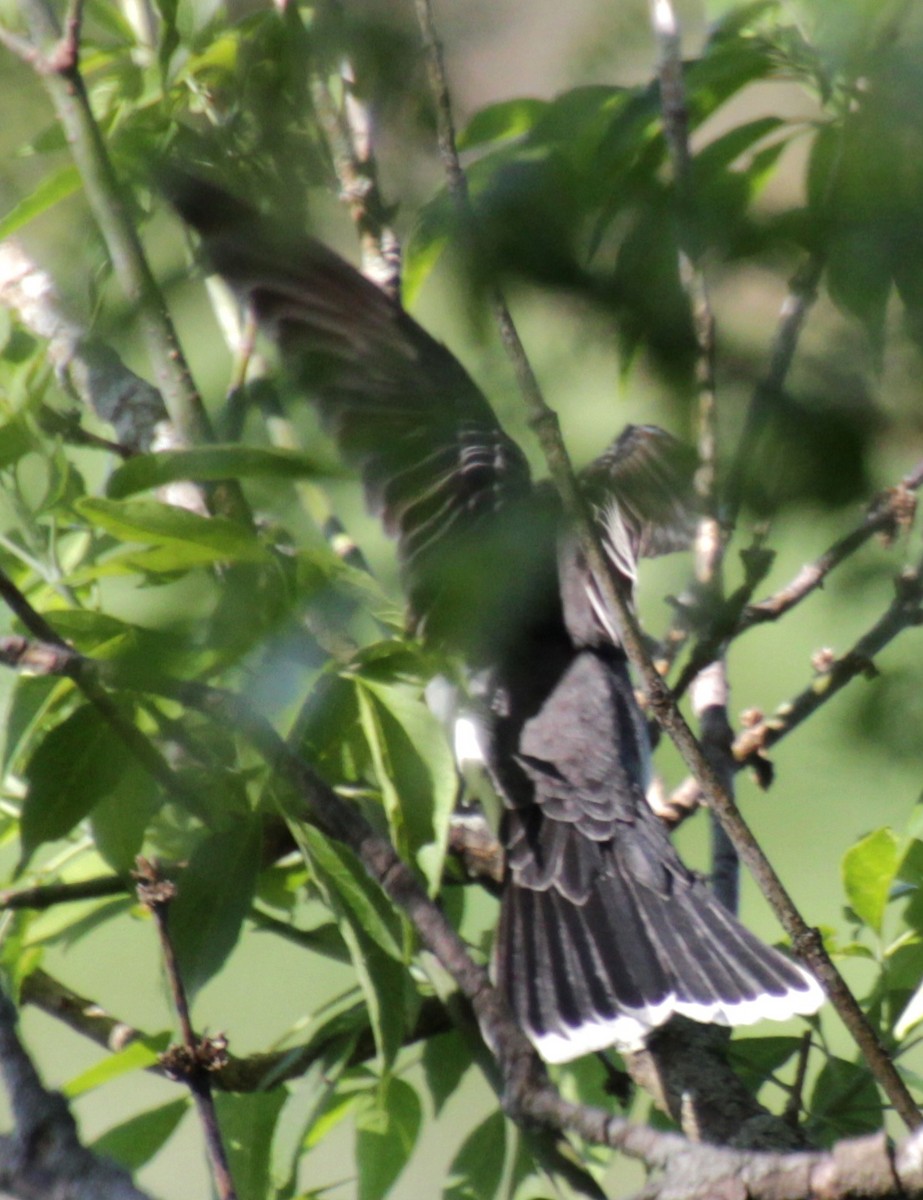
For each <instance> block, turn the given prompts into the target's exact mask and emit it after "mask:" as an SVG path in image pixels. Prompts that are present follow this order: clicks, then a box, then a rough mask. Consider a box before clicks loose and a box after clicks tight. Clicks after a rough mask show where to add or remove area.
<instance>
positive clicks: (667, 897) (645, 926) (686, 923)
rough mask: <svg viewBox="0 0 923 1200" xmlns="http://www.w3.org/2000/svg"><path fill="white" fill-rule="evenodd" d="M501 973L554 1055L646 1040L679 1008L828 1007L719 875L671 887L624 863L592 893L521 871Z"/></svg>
mask: <svg viewBox="0 0 923 1200" xmlns="http://www.w3.org/2000/svg"><path fill="white" fill-rule="evenodd" d="M495 963H496V974H497V982H498V984H499V986H500V987H501V989H502V990H503V991H504V993H505V994H506V997H507V999H508V1002H509V1003H510V1006H511V1008H512V1010H513V1012H514V1013H515V1015H516V1017H517V1019H518V1020H519V1022H520V1024H521V1025H522V1027H523V1028H524V1029H525V1031H526V1033H527V1034H528V1035H529V1037H530V1039H531V1040H532V1042H533V1043H534V1045H535V1046H536V1048H537V1050H538V1051H539V1053H540V1054H541V1055H542V1057H543V1058H544V1059H545V1060H546V1061H548V1062H566V1061H568V1060H570V1059H572V1058H577V1057H579V1056H580V1055H583V1054H587V1053H590V1052H592V1051H594V1050H601V1049H604V1048H606V1047H608V1046H615V1047H616V1048H617V1049H619V1050H625V1051H629V1050H637V1049H639V1048H640V1047H641V1046H642V1045H643V1044H644V1042H645V1040H646V1038H647V1036H648V1034H649V1033H650V1032H651V1030H653V1029H655V1028H657V1027H658V1026H660V1025H662V1024H664V1023H665V1022H666V1021H667V1020H669V1018H670V1017H671V1016H673V1015H674V1014H675V1015H681V1016H685V1017H689V1018H690V1019H692V1020H694V1021H701V1022H703V1023H713V1024H719V1025H750V1024H752V1023H754V1022H756V1021H759V1020H761V1019H763V1018H767V1019H770V1020H785V1019H787V1018H788V1017H791V1016H793V1015H795V1014H802V1015H807V1014H810V1013H813V1012H816V1011H817V1009H818V1008H819V1007H820V1006H821V1004H822V1003H823V1000H824V995H823V992H822V990H821V988H820V985H819V984H818V983H817V981H816V980H815V979H814V978H813V977H812V976H811V975H809V974H808V972H807V971H805V970H804V969H803V968H802V967H800V966H799V965H797V964H796V963H794V962H792V961H791V960H790V959H788V958H786V957H785V956H784V955H783V954H781V953H780V952H779V951H778V950H775V949H773V948H772V947H770V946H767V945H765V944H764V943H762V942H761V941H760V940H759V939H758V938H756V937H754V935H753V934H751V933H749V932H748V931H747V930H746V929H745V928H744V927H743V926H742V925H741V924H740V923H739V922H738V921H736V920H735V919H734V917H733V916H731V914H730V913H728V912H727V911H726V910H725V909H724V908H723V907H722V906H721V904H720V903H719V902H718V901H717V900H716V899H715V897H714V895H713V894H712V893H711V891H710V890H709V888H708V887H707V885H706V884H705V883H704V882H703V881H702V880H701V879H699V878H697V877H690V878H689V881H688V885H687V886H685V887H683V888H681V889H676V890H672V891H670V892H669V893H667V894H663V893H662V892H660V891H658V890H654V889H651V888H648V887H646V886H645V885H644V884H642V883H640V882H639V881H638V880H637V879H635V878H633V877H632V875H631V873H630V872H629V871H625V870H621V869H619V864H618V863H617V862H616V863H612V864H611V865H610V869H609V870H608V871H607V872H606V873H605V874H604V875H601V876H599V877H598V878H597V881H596V883H595V885H594V886H593V887H592V888H591V889H590V890H589V892H588V893H587V894H586V896H585V898H584V899H583V901H582V902H580V903H575V902H574V900H573V899H570V898H568V897H567V896H566V895H565V894H563V893H562V892H561V891H559V890H558V889H556V888H555V887H553V886H552V887H549V888H547V889H545V890H537V889H535V888H529V887H522V886H519V885H517V884H516V883H515V882H514V881H512V880H510V882H509V883H508V885H507V887H506V890H505V893H504V896H503V901H502V908H501V915H500V925H499V929H498V934H497V943H496V951H495Z"/></svg>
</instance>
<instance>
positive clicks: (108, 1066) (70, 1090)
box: [61, 1033, 170, 1100]
mask: <svg viewBox="0 0 923 1200" xmlns="http://www.w3.org/2000/svg"><path fill="white" fill-rule="evenodd" d="M169 1044H170V1035H169V1033H161V1034H158V1035H157V1036H156V1037H145V1038H138V1040H137V1041H134V1042H132V1043H131V1044H130V1045H128V1046H126V1047H125V1049H124V1050H120V1051H119V1052H118V1053H117V1054H110V1055H108V1057H106V1058H104V1059H103V1060H102V1061H101V1062H98V1063H95V1064H94V1065H93V1066H92V1067H90V1068H89V1069H88V1070H86V1071H81V1073H80V1074H79V1075H77V1076H75V1077H74V1078H73V1079H71V1080H69V1081H68V1082H67V1083H66V1084H65V1085H64V1087H63V1088H62V1089H61V1091H62V1092H63V1093H64V1095H65V1096H67V1098H68V1099H69V1100H73V1099H75V1098H76V1097H77V1096H83V1095H85V1094H86V1093H87V1092H92V1091H93V1090H94V1088H98V1087H102V1085H103V1084H105V1083H111V1082H112V1080H113V1079H118V1078H119V1077H120V1076H122V1075H127V1074H130V1073H131V1072H132V1071H143V1070H144V1069H145V1067H152V1066H153V1065H154V1064H155V1063H156V1062H157V1059H158V1058H159V1057H160V1055H161V1054H162V1053H163V1051H164V1050H166V1048H167V1046H168V1045H169Z"/></svg>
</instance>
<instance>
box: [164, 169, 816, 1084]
mask: <svg viewBox="0 0 923 1200" xmlns="http://www.w3.org/2000/svg"><path fill="white" fill-rule="evenodd" d="M170 190H171V192H172V198H173V201H174V203H175V205H176V207H177V208H178V209H179V211H180V213H181V215H182V216H183V217H184V218H185V219H186V220H187V221H188V222H189V224H191V225H192V226H193V227H194V228H195V229H196V230H197V231H198V232H199V233H200V235H201V237H202V244H203V250H204V252H205V256H206V258H207V259H208V260H209V262H210V263H211V265H212V267H213V268H214V269H215V270H216V271H218V272H220V273H221V274H222V275H223V276H224V277H225V278H226V279H227V280H228V282H229V283H230V284H231V286H232V287H233V288H234V289H235V290H236V291H237V292H238V293H239V295H240V296H241V298H242V299H243V300H244V301H245V302H246V303H248V304H249V305H250V306H251V308H252V310H253V312H254V313H255V315H256V317H257V319H258V320H259V322H260V324H261V325H262V327H263V328H264V330H265V331H266V332H267V333H268V334H269V335H270V336H271V337H272V338H274V339H275V340H276V341H277V342H278V344H279V346H280V348H281V351H282V357H283V359H284V360H285V362H286V364H287V366H288V367H289V369H290V370H291V371H292V372H293V373H294V375H295V377H296V379H298V380H299V381H300V383H301V385H302V386H303V387H304V388H305V390H306V391H308V392H309V394H310V395H311V396H312V398H313V399H314V401H315V402H316V404H317V405H318V407H319V409H320V411H321V413H322V415H323V416H324V418H325V420H326V421H327V423H328V425H329V426H330V427H331V429H332V430H333V432H334V434H335V436H336V437H337V439H338V441H339V443H340V446H341V447H342V450H343V452H344V453H345V454H346V455H347V456H349V457H350V458H352V459H353V460H354V461H355V462H357V463H358V465H359V466H360V468H361V470H362V474H363V479H364V481H365V485H366V489H367V493H368V497H369V501H370V504H371V505H372V507H373V508H374V510H375V511H376V512H378V513H379V514H380V515H381V517H382V519H383V521H384V524H385V527H386V528H387V529H388V531H389V532H391V533H392V534H393V535H395V536H396V537H397V539H398V545H399V552H400V557H401V561H402V565H403V571H404V579H405V585H406V588H407V591H408V596H409V600H410V606H411V611H412V615H413V617H414V620H415V624H416V627H417V628H418V629H419V630H420V631H421V632H423V633H424V634H425V635H426V636H427V637H429V638H435V639H438V640H445V641H448V642H449V644H450V645H452V646H454V647H455V648H456V649H457V650H460V651H461V652H462V653H463V654H464V655H465V656H466V658H467V660H468V663H469V666H471V667H473V668H475V667H476V668H482V670H481V678H482V679H483V680H485V709H486V710H487V712H488V717H487V722H486V728H485V729H484V731H483V732H484V737H485V741H486V745H485V747H484V749H485V757H486V759H487V763H488V766H489V768H490V771H491V774H492V776H493V778H494V781H495V783H496V786H497V789H498V791H499V792H500V794H501V795H502V797H503V800H504V803H505V805H506V815H505V820H504V826H503V837H504V842H505V845H506V848H507V870H506V880H505V885H504V894H503V899H502V903H501V914H500V925H499V930H498V935H497V941H496V949H495V962H496V973H497V980H498V984H499V985H500V986H501V987H502V988H503V990H504V992H505V993H506V995H507V997H508V999H509V1001H510V1004H511V1006H512V1008H513V1011H514V1012H515V1014H516V1016H517V1018H518V1020H519V1021H520V1023H521V1024H522V1026H523V1028H524V1029H525V1030H526V1031H527V1033H528V1034H529V1036H530V1037H531V1039H532V1041H533V1042H534V1043H535V1045H536V1046H537V1047H538V1049H539V1051H540V1052H541V1053H542V1054H543V1055H544V1057H545V1058H546V1059H549V1060H551V1061H561V1060H565V1059H569V1058H573V1057H575V1056H577V1055H579V1054H583V1053H586V1052H587V1051H589V1050H595V1049H599V1048H602V1047H604V1046H609V1045H617V1046H619V1047H621V1048H632V1047H637V1046H640V1045H641V1044H642V1043H643V1041H644V1039H645V1037H646V1035H647V1034H648V1033H649V1032H650V1031H651V1030H652V1029H654V1028H656V1027H657V1026H658V1025H661V1024H663V1022H664V1021H666V1020H668V1019H669V1017H670V1016H671V1015H672V1014H674V1013H681V1014H685V1015H686V1016H689V1017H692V1018H694V1019H696V1020H699V1021H714V1022H719V1023H723V1024H748V1023H750V1022H752V1021H755V1020H757V1019H759V1018H761V1017H773V1018H779V1019H781V1018H784V1017H788V1016H790V1015H792V1014H793V1013H810V1012H814V1011H815V1010H816V1009H817V1008H818V1007H819V1005H820V1003H821V1001H822V1000H823V994H822V992H821V990H820V988H819V986H818V985H817V983H816V982H815V981H814V980H813V979H812V978H811V977H810V976H809V975H808V974H807V973H806V972H805V971H804V970H803V969H802V968H801V967H799V966H798V965H796V964H795V963H793V962H791V961H789V960H788V959H787V958H785V957H784V956H783V955H782V954H780V953H779V952H778V951H776V950H773V949H771V948H770V947H768V946H765V945H763V944H762V943H761V942H760V941H758V940H757V939H756V938H755V937H753V936H752V935H751V934H750V933H748V932H747V931H746V930H745V929H744V928H743V927H742V926H741V925H740V924H739V923H738V922H737V921H736V920H734V918H733V917H732V916H730V915H729V914H728V913H726V912H725V911H724V910H723V909H722V908H721V906H720V905H719V904H718V903H717V901H716V900H715V899H714V898H713V896H712V894H711V892H710V891H709V890H708V888H707V887H706V886H705V884H704V883H703V882H702V881H701V880H700V879H699V878H698V877H697V876H695V875H693V874H692V873H691V872H690V871H689V870H688V869H687V868H686V867H685V866H684V865H683V863H682V862H681V861H680V859H679V857H678V856H677V854H676V852H675V850H674V849H673V846H672V844H671V842H670V840H669V837H668V835H667V832H666V829H665V827H664V825H663V824H662V823H661V822H660V821H659V820H658V819H657V818H656V817H655V816H654V814H653V813H652V811H651V809H650V808H649V806H648V804H647V802H646V800H645V789H646V786H647V782H648V759H649V746H648V741H647V731H646V726H645V723H644V719H643V717H642V714H641V712H640V710H639V709H638V706H637V703H636V701H635V699H634V695H633V692H632V687H631V680H630V678H629V674H628V667H627V663H626V660H625V656H624V653H623V651H622V650H621V649H620V647H619V643H618V634H617V631H616V629H615V628H614V625H613V622H612V620H611V618H610V617H609V615H608V614H607V613H606V611H605V606H604V605H603V603H602V600H601V598H600V596H599V594H598V593H597V591H596V589H595V586H594V584H593V582H592V580H591V579H590V577H589V574H588V572H587V569H586V566H585V564H584V563H583V561H582V555H581V553H580V550H579V547H578V546H577V543H576V540H575V539H574V538H573V536H572V535H570V534H569V533H568V532H567V530H566V528H564V527H563V522H562V519H561V513H560V509H559V507H558V502H557V498H556V496H555V494H554V493H553V492H552V491H551V490H550V489H547V488H545V487H543V486H539V487H533V486H532V484H531V482H530V479H529V472H528V468H527V465H526V461H525V458H524V456H523V454H522V452H521V451H520V450H519V448H518V447H517V446H516V444H515V443H514V442H512V441H511V440H510V438H508V437H507V436H506V434H505V433H504V432H503V430H502V429H501V428H500V426H499V424H498V423H497V420H496V418H495V416H494V414H493V412H492V410H491V408H490V406H489V405H488V403H487V401H486V400H485V399H484V397H483V396H482V394H481V393H480V392H479V391H478V389H477V387H476V386H475V385H474V384H473V383H472V381H471V379H470V378H469V377H468V375H467V374H466V373H465V371H464V369H463V368H462V367H461V366H460V365H459V363H458V362H457V361H456V360H455V358H453V356H452V355H451V354H450V353H449V352H448V351H447V350H446V349H445V348H444V347H443V346H441V345H439V344H438V343H437V342H435V341H434V340H433V339H432V338H431V337H430V336H429V335H428V334H427V333H425V332H424V330H423V329H421V328H420V326H419V325H417V324H416V322H415V321H413V320H412V319H411V318H410V317H409V316H408V315H407V314H406V313H405V312H404V311H403V310H402V309H401V307H400V306H399V305H398V304H396V303H394V302H393V301H391V300H390V299H389V298H388V297H387V296H385V295H384V294H383V293H382V292H380V291H379V290H378V289H377V288H376V287H375V286H374V285H373V284H372V283H370V282H368V281H367V280H366V279H364V278H363V277H362V276H361V275H360V274H359V273H358V272H357V271H356V270H354V269H353V268H352V267H351V266H349V265H348V264H347V263H345V262H344V261H343V260H342V259H340V258H338V257H337V256H336V255H335V254H333V253H332V252H331V251H329V250H328V249H326V248H325V247H324V246H322V245H321V244H320V243H319V242H316V241H314V240H313V239H311V238H307V237H303V236H295V237H292V236H283V235H280V234H279V233H278V232H277V231H276V229H275V227H274V226H273V224H272V223H270V222H268V221H266V220H265V219H264V218H262V217H260V216H259V215H258V214H257V213H256V212H254V211H253V210H251V209H249V208H247V207H246V206H244V205H242V204H241V203H240V202H238V201H236V200H234V199H232V198H231V197H229V196H227V195H226V194H225V193H224V192H221V191H219V190H217V189H215V188H213V187H211V186H210V185H207V184H204V183H202V182H200V181H198V180H191V179H189V178H188V177H182V176H180V177H179V178H178V180H173V181H172V182H171V189H170ZM691 481H692V467H691V465H690V462H689V455H688V452H687V451H685V450H684V449H683V448H682V447H681V446H680V445H679V443H678V442H676V441H675V439H673V438H671V437H670V436H669V435H668V434H666V433H664V432H663V431H662V430H659V429H656V428H654V427H652V426H635V427H630V428H628V429H626V430H625V431H624V432H623V433H622V434H621V435H620V437H618V438H617V439H616V440H615V441H614V442H613V443H612V445H611V446H610V447H609V448H608V449H607V450H606V451H605V453H603V454H602V455H601V456H600V457H599V458H598V459H597V460H596V461H595V462H594V463H592V464H591V465H590V466H589V467H588V468H587V469H586V470H585V471H584V472H583V474H582V476H581V484H582V486H583V488H584V490H585V494H586V496H587V499H588V501H589V504H590V506H591V510H592V512H593V514H594V518H595V520H596V522H597V524H598V528H599V530H600V533H601V536H602V538H603V542H604V545H605V548H606V551H607V553H608V555H609V556H610V558H611V560H612V562H613V565H614V566H615V568H616V569H617V570H618V571H619V572H621V574H622V575H623V577H624V578H625V580H626V582H627V583H628V584H631V583H632V582H633V581H634V578H635V571H636V563H637V559H638V557H639V556H641V555H656V554H663V553H666V552H668V551H670V550H673V549H676V548H678V547H680V546H685V545H688V542H689V539H690V536H691V524H692V512H693V505H692V503H691Z"/></svg>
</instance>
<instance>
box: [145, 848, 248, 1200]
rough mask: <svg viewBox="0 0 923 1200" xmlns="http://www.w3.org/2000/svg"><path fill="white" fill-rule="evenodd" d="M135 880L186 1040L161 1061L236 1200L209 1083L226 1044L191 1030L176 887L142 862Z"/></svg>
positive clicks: (225, 1191) (227, 1196)
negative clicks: (190, 1106) (175, 915)
mask: <svg viewBox="0 0 923 1200" xmlns="http://www.w3.org/2000/svg"><path fill="white" fill-rule="evenodd" d="M135 878H136V879H137V882H138V899H139V900H140V901H141V903H142V904H143V905H144V906H145V907H146V908H147V909H148V911H149V912H150V914H151V916H152V917H153V918H154V924H155V925H156V926H157V934H158V937H159V939H160V953H161V957H162V959H163V965H164V970H165V972H166V976H167V981H168V982H169V985H170V994H171V996H172V997H173V1007H174V1008H175V1010H176V1015H177V1018H178V1019H179V1025H180V1032H181V1034H182V1038H183V1043H182V1046H178V1047H172V1048H171V1050H168V1051H167V1053H166V1054H165V1055H163V1056H162V1060H161V1061H162V1063H163V1066H164V1068H165V1070H166V1071H167V1073H168V1074H170V1075H172V1076H173V1077H174V1078H178V1079H182V1081H183V1082H184V1083H185V1084H186V1085H187V1087H188V1088H189V1090H190V1092H191V1093H192V1097H193V1099H194V1101H195V1105H196V1109H197V1111H198V1114H199V1120H200V1121H201V1123H202V1130H203V1133H204V1136H205V1146H206V1149H207V1151H208V1157H209V1163H210V1165H211V1171H212V1177H213V1179H214V1181H215V1187H216V1189H217V1192H218V1195H219V1197H220V1200H237V1191H236V1189H235V1187H234V1180H233V1179H232V1177H231V1170H230V1166H229V1164H228V1157H227V1152H226V1150H225V1148H224V1141H223V1139H222V1137H221V1129H220V1127H219V1125H218V1114H217V1112H216V1111H215V1101H214V1098H213V1096H212V1086H211V1078H210V1075H211V1072H212V1071H215V1070H217V1069H219V1068H220V1067H221V1066H223V1065H224V1064H225V1063H226V1061H227V1042H226V1039H224V1038H223V1037H222V1036H221V1035H217V1036H210V1037H208V1036H206V1037H202V1038H197V1037H196V1035H195V1033H194V1031H193V1028H192V1019H191V1017H190V1015H189V1003H188V1000H187V998H186V989H185V987H184V985H183V979H182V976H181V974H180V970H179V963H178V961H177V958H176V950H175V948H174V946H173V939H172V937H171V936H170V925H169V919H168V913H169V909H170V904H171V903H172V901H173V899H174V898H175V896H176V884H174V883H173V882H172V881H171V880H169V879H166V878H165V877H164V876H163V875H162V874H161V872H160V870H159V868H158V867H157V865H156V864H155V863H152V862H150V861H149V860H147V859H144V858H139V859H138V860H137V870H136V872H135Z"/></svg>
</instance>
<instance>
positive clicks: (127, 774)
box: [90, 760, 161, 873]
mask: <svg viewBox="0 0 923 1200" xmlns="http://www.w3.org/2000/svg"><path fill="white" fill-rule="evenodd" d="M160 803H161V792H160V789H159V787H158V785H157V783H156V781H155V780H154V779H153V778H152V777H151V775H150V774H149V772H148V771H146V770H145V769H144V767H142V766H141V765H140V763H138V762H136V761H135V760H131V761H130V762H128V763H127V764H126V767H125V770H124V771H123V772H122V774H121V776H120V777H119V779H118V780H117V781H116V782H115V784H114V785H113V787H112V788H110V790H109V793H108V795H106V796H104V797H103V798H102V800H100V801H99V803H98V804H96V805H95V806H94V808H93V812H92V814H91V815H90V824H91V826H92V829H93V840H94V841H95V842H96V849H97V850H98V851H99V853H100V854H101V855H102V856H103V858H104V859H105V860H106V862H107V863H109V864H110V866H112V867H113V868H114V869H115V870H116V871H121V872H126V873H127V872H128V871H130V870H131V868H132V866H133V865H134V861H135V858H136V857H137V855H138V854H140V852H141V847H142V844H143V842H144V834H145V831H146V829H147V827H148V825H149V824H150V822H151V820H152V818H153V816H154V814H155V813H156V812H157V810H158V808H159V807H160Z"/></svg>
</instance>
